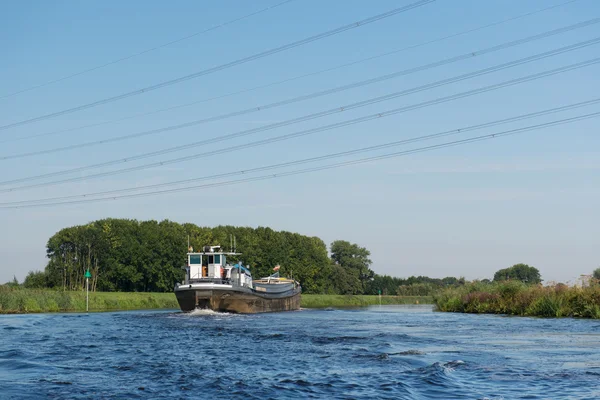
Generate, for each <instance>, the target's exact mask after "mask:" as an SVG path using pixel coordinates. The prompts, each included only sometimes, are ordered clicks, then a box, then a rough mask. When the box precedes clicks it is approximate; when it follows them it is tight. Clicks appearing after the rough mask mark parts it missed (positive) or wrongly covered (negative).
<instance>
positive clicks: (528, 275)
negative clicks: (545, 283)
mask: <svg viewBox="0 0 600 400" xmlns="http://www.w3.org/2000/svg"><path fill="white" fill-rule="evenodd" d="M509 280H513V281H521V282H524V283H526V284H529V285H535V284H538V283H540V282H541V281H542V279H541V277H540V271H539V270H538V269H537V268H534V267H530V266H529V265H527V264H515V265H513V266H512V267H510V268H504V269H501V270H499V271H497V272H496V273H495V274H494V282H500V281H509Z"/></svg>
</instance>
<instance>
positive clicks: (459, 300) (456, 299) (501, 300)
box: [434, 282, 600, 319]
mask: <svg viewBox="0 0 600 400" xmlns="http://www.w3.org/2000/svg"><path fill="white" fill-rule="evenodd" d="M434 303H435V305H436V307H437V309H438V310H439V311H448V312H464V313H488V314H509V315H521V316H532V317H580V318H596V319H600V285H595V286H591V287H586V288H576V287H567V286H566V285H560V284H559V285H556V286H547V287H542V286H527V285H525V284H523V283H520V282H504V283H493V284H482V283H471V284H467V285H465V286H463V287H460V288H456V289H448V290H444V291H442V292H440V293H439V294H437V295H435V296H434Z"/></svg>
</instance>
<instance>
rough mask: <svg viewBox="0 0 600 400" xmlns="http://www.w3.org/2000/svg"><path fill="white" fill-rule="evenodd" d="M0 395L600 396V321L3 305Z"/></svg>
mask: <svg viewBox="0 0 600 400" xmlns="http://www.w3.org/2000/svg"><path fill="white" fill-rule="evenodd" d="M0 334H1V335H2V336H1V339H0V398H2V399H22V398H31V399H37V398H69V399H96V398H148V399H171V398H202V399H203V398H227V399H228V398H240V399H241V398H244V399H247V398H257V399H258V398H260V399H265V398H299V399H300V398H302V399H304V398H340V399H342V398H365V399H366V398H369V399H370V398H390V399H464V398H469V399H512V398H543V399H546V398H552V399H555V398H570V399H590V398H600V385H599V384H598V381H599V380H600V361H598V360H600V324H599V323H598V322H597V321H590V320H572V319H560V320H548V319H535V318H511V317H503V316H494V315H464V314H446V313H436V312H432V310H431V306H374V307H371V308H367V309H353V310H302V311H297V312H287V313H275V314H259V315H236V314H221V313H215V312H213V311H207V310H197V311H194V312H193V313H188V314H183V313H180V312H175V311H167V312H165V311H138V312H119V313H99V314H89V315H86V314H43V315H7V316H0Z"/></svg>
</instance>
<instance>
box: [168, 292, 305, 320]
mask: <svg viewBox="0 0 600 400" xmlns="http://www.w3.org/2000/svg"><path fill="white" fill-rule="evenodd" d="M175 296H176V297H177V302H178V303H179V307H180V308H181V311H184V312H189V311H193V310H195V309H210V310H213V311H220V312H232V313H241V314H254V313H264V312H279V311H293V310H299V309H300V296H301V289H300V287H297V288H294V289H292V290H291V291H289V292H286V293H275V294H270V293H260V292H258V291H255V290H252V289H248V288H219V287H207V288H202V287H188V288H186V287H179V288H177V289H176V290H175Z"/></svg>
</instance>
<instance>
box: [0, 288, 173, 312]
mask: <svg viewBox="0 0 600 400" xmlns="http://www.w3.org/2000/svg"><path fill="white" fill-rule="evenodd" d="M153 308H167V309H168V308H179V306H178V304H177V300H176V298H175V295H174V294H173V293H139V292H136V293H126V292H90V304H89V310H90V311H114V310H143V309H153ZM72 311H76V312H77V311H78V312H81V311H85V292H63V291H56V290H44V289H23V288H10V287H7V286H0V314H18V313H39V312H72Z"/></svg>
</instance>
